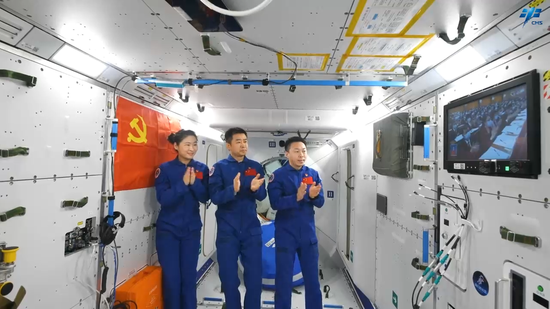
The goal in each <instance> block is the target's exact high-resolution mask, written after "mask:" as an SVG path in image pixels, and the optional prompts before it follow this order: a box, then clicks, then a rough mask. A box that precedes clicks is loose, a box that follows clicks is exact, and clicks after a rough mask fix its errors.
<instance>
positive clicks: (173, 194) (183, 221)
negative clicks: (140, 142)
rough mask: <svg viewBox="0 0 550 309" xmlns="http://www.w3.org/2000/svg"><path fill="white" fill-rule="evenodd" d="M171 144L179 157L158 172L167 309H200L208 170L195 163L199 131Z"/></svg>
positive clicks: (160, 255)
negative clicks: (200, 263)
mask: <svg viewBox="0 0 550 309" xmlns="http://www.w3.org/2000/svg"><path fill="white" fill-rule="evenodd" d="M168 141H169V142H170V143H171V144H173V145H174V149H175V150H176V151H177V153H178V156H177V157H176V158H175V159H174V160H172V161H168V162H165V163H163V164H161V165H160V167H159V168H158V169H157V170H156V172H155V187H156V191H157V200H158V202H159V203H160V206H161V209H160V214H159V216H158V219H157V223H156V246H157V253H158V258H159V262H160V265H161V267H162V291H163V299H164V308H165V309H182V308H185V309H194V308H197V293H196V292H197V291H196V277H197V263H198V258H199V246H200V240H201V233H200V232H201V228H202V222H201V217H200V213H199V207H200V205H199V202H202V203H206V202H207V201H208V199H209V195H208V167H207V166H206V165H205V164H203V163H201V162H198V161H195V160H193V157H194V156H195V154H196V152H197V149H198V146H197V136H196V134H195V132H193V131H190V130H180V131H178V132H177V133H172V134H170V136H169V137H168Z"/></svg>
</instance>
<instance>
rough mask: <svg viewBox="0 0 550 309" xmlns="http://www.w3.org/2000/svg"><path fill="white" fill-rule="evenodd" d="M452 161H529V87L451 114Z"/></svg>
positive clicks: (500, 93) (474, 104) (481, 100)
mask: <svg viewBox="0 0 550 309" xmlns="http://www.w3.org/2000/svg"><path fill="white" fill-rule="evenodd" d="M447 119H448V124H449V125H448V126H447V128H448V139H449V143H447V145H448V147H449V149H448V150H447V151H448V153H449V159H450V160H451V161H478V160H514V161H523V160H527V159H528V156H527V85H526V84H523V85H520V86H517V87H514V88H510V89H507V90H504V91H501V92H498V93H495V94H493V95H490V96H487V97H484V98H482V99H479V100H476V101H473V102H470V103H468V104H463V105H461V106H458V107H455V108H452V109H450V110H449V111H448V115H447Z"/></svg>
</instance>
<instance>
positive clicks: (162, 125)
mask: <svg viewBox="0 0 550 309" xmlns="http://www.w3.org/2000/svg"><path fill="white" fill-rule="evenodd" d="M117 118H118V128H119V129H118V143H117V151H116V153H115V191H125V190H135V189H142V188H148V187H152V186H154V185H155V170H156V169H157V167H158V166H159V165H160V164H161V163H163V162H166V161H168V160H172V159H174V158H175V156H176V153H175V152H174V148H173V147H172V145H170V143H169V142H168V140H167V138H168V135H169V134H170V133H171V132H177V131H179V130H180V129H181V125H180V122H179V120H177V119H175V118H171V117H169V116H167V115H165V114H162V113H159V112H156V111H154V110H152V109H150V108H147V107H145V106H142V105H139V104H137V103H134V102H132V101H130V100H127V99H125V98H122V97H121V98H120V99H119V100H118V106H117Z"/></svg>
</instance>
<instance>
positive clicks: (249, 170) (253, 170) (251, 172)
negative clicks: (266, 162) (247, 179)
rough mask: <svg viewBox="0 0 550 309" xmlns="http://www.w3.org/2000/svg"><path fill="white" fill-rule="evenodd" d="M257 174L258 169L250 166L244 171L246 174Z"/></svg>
mask: <svg viewBox="0 0 550 309" xmlns="http://www.w3.org/2000/svg"><path fill="white" fill-rule="evenodd" d="M256 174H258V173H257V172H256V170H255V169H253V168H250V167H249V168H248V169H247V170H246V171H245V172H244V175H245V176H256Z"/></svg>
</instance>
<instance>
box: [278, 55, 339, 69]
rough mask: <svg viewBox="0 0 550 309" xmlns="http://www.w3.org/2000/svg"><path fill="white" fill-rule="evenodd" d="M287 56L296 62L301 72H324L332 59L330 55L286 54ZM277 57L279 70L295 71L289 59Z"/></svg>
mask: <svg viewBox="0 0 550 309" xmlns="http://www.w3.org/2000/svg"><path fill="white" fill-rule="evenodd" d="M286 56H287V57H288V58H290V59H292V60H293V61H294V62H296V64H297V65H298V70H301V71H306V70H307V71H323V70H324V69H325V66H326V65H327V61H328V58H329V57H330V55H329V54H311V55H299V54H298V55H297V54H286ZM277 57H278V58H279V70H294V68H295V65H294V63H293V62H292V61H290V60H289V59H288V58H287V57H283V56H282V55H280V54H279V55H277Z"/></svg>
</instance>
